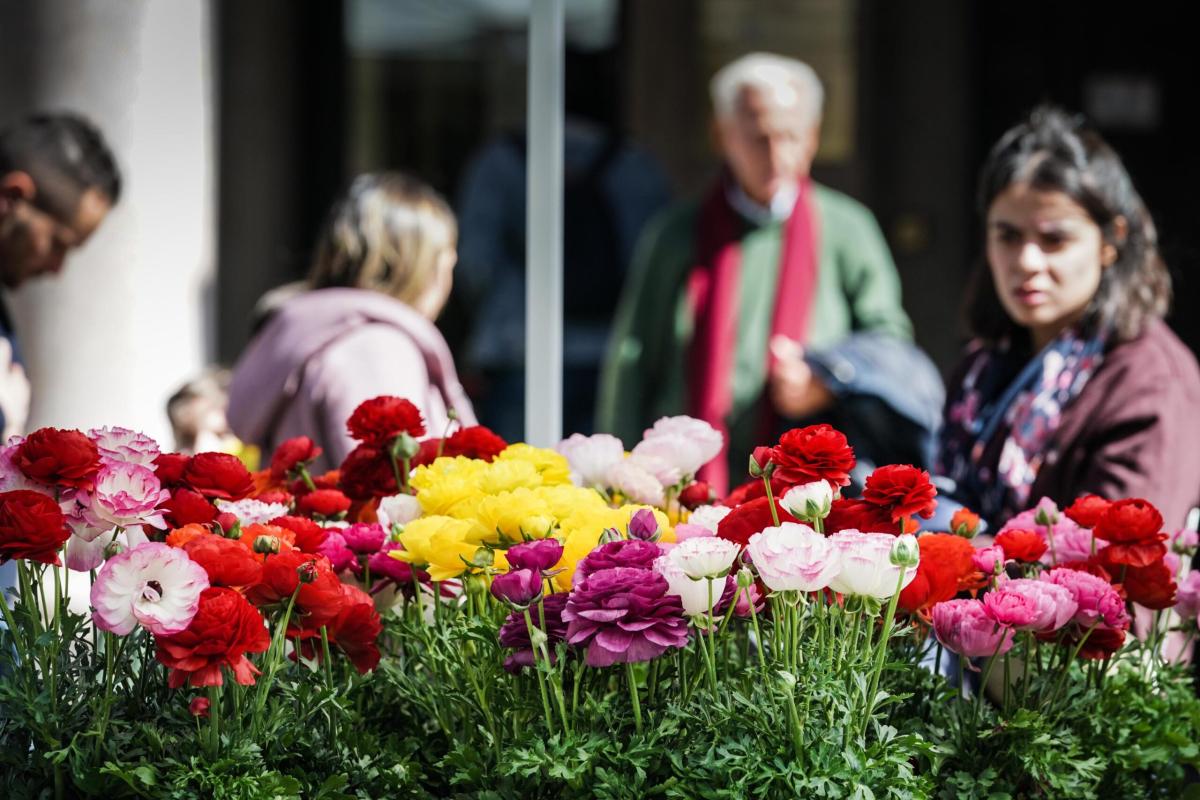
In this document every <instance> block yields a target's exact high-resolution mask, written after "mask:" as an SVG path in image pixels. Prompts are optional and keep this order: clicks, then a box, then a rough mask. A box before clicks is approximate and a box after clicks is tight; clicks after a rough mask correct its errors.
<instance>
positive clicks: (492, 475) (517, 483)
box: [476, 459, 542, 494]
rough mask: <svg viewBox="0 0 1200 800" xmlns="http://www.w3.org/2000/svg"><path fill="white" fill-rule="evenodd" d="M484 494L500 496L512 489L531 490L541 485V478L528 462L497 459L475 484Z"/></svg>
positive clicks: (535, 468)
mask: <svg viewBox="0 0 1200 800" xmlns="http://www.w3.org/2000/svg"><path fill="white" fill-rule="evenodd" d="M476 485H477V486H478V487H479V491H481V492H483V493H484V494H500V493H501V492H511V491H513V490H514V489H521V488H525V489H532V488H534V487H535V486H541V485H542V476H541V473H539V472H538V470H537V466H536V465H535V464H531V463H530V462H528V461H500V460H499V459H497V460H496V461H494V462H492V463H491V464H489V465H488V468H487V469H486V470H484V471H483V473H482V474H480V476H479V478H478V480H477V484H476Z"/></svg>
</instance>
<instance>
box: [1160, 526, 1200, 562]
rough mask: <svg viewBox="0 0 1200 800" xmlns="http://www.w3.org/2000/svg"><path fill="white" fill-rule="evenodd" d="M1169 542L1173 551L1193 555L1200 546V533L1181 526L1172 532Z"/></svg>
mask: <svg viewBox="0 0 1200 800" xmlns="http://www.w3.org/2000/svg"><path fill="white" fill-rule="evenodd" d="M1168 544H1169V546H1170V547H1169V549H1170V550H1171V552H1172V553H1178V554H1179V555H1184V556H1186V555H1191V554H1192V553H1195V552H1196V548H1198V547H1200V533H1197V532H1196V531H1193V530H1191V529H1189V528H1180V529H1179V530H1177V531H1175V532H1174V533H1172V534H1171V537H1170V539H1169V541H1168Z"/></svg>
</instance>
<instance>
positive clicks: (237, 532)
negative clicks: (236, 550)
mask: <svg viewBox="0 0 1200 800" xmlns="http://www.w3.org/2000/svg"><path fill="white" fill-rule="evenodd" d="M223 516H225V515H224V514H221V515H220V516H218V517H217V533H219V534H220V535H221V536H224V537H225V538H226V539H240V538H242V521H241V520H240V519H238V518H237V517H234V516H233V515H232V514H230V515H229V516H230V517H233V519H232V521H230V522H229V524H228V525H226V524H223V523H222V521H221V517H223Z"/></svg>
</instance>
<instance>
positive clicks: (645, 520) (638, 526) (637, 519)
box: [629, 508, 658, 542]
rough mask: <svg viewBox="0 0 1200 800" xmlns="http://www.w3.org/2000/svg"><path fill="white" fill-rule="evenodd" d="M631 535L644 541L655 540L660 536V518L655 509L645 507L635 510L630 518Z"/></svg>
mask: <svg viewBox="0 0 1200 800" xmlns="http://www.w3.org/2000/svg"><path fill="white" fill-rule="evenodd" d="M629 537H630V538H631V539H641V540H642V541H643V542H653V541H655V540H656V539H657V538H658V520H657V519H655V517H654V512H653V511H651V510H650V509H648V508H643V509H640V510H638V511H635V512H633V516H632V517H630V519H629Z"/></svg>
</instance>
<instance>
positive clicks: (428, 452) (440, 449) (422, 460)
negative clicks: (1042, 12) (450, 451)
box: [409, 437, 446, 467]
mask: <svg viewBox="0 0 1200 800" xmlns="http://www.w3.org/2000/svg"><path fill="white" fill-rule="evenodd" d="M445 446H446V440H445V439H442V438H440V437H434V438H433V439H426V440H425V441H423V442H421V446H420V448H418V449H417V454H416V455H415V456H413V457H412V462H411V463H410V464H409V466H411V467H427V466H429V465H430V464H432V463H433V462H434V461H436V460H437V459H438V456H440V455H446V453H445Z"/></svg>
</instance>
